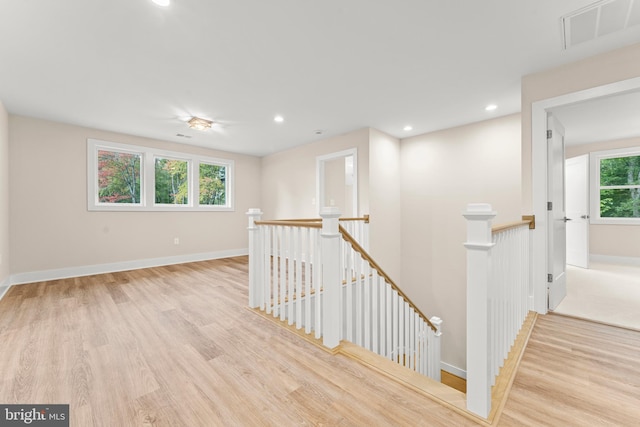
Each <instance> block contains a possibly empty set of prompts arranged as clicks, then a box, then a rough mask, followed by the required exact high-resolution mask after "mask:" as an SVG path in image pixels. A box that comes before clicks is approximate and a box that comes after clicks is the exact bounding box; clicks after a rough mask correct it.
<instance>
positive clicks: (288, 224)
mask: <svg viewBox="0 0 640 427" xmlns="http://www.w3.org/2000/svg"><path fill="white" fill-rule="evenodd" d="M255 224H256V225H281V226H285V227H306V228H322V223H321V222H303V221H292V220H286V221H282V220H277V221H256V222H255Z"/></svg>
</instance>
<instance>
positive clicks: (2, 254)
mask: <svg viewBox="0 0 640 427" xmlns="http://www.w3.org/2000/svg"><path fill="white" fill-rule="evenodd" d="M9 263H10V252H9V115H8V114H7V110H6V109H5V108H4V105H2V102H0V288H1V287H2V285H3V284H8V281H9V274H10V272H11V271H10V269H9ZM1 294H2V289H0V295H1Z"/></svg>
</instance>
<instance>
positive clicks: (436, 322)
mask: <svg viewBox="0 0 640 427" xmlns="http://www.w3.org/2000/svg"><path fill="white" fill-rule="evenodd" d="M429 321H430V322H431V323H432V324H433V326H435V327H436V331H435V332H434V331H430V333H429V337H433V338H432V339H431V342H430V343H429V347H428V349H427V351H428V352H429V368H430V369H429V372H428V376H429V377H430V378H433V379H434V380H436V381H440V380H441V379H442V378H441V376H442V372H441V369H442V367H441V363H442V362H441V359H442V350H441V348H442V344H441V342H440V340H441V338H440V337H442V319H441V318H439V317H437V316H433V317H431V319H429Z"/></svg>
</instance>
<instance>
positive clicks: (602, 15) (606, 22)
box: [561, 0, 640, 49]
mask: <svg viewBox="0 0 640 427" xmlns="http://www.w3.org/2000/svg"><path fill="white" fill-rule="evenodd" d="M561 23H562V30H563V36H564V40H563V48H564V49H568V48H570V47H571V46H573V45H576V44H578V43H584V42H586V41H589V40H593V39H595V38H597V37H602V36H604V35H607V34H611V33H614V32H616V31H621V30H624V29H625V28H627V27H631V26H633V25H638V24H640V0H600V1H597V2H595V3H593V4H591V5H589V6H587V7H584V8H582V9H579V10H576V11H575V12H571V13H568V14H566V15H564V16H563V17H562V18H561Z"/></svg>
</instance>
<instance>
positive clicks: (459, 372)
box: [440, 362, 467, 380]
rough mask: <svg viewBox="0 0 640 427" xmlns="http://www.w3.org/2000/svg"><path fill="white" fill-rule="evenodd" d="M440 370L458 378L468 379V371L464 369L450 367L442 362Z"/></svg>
mask: <svg viewBox="0 0 640 427" xmlns="http://www.w3.org/2000/svg"><path fill="white" fill-rule="evenodd" d="M440 369H442V370H443V371H446V372H449V373H450V374H453V375H455V376H456V377H460V378H463V379H465V380H466V379H467V371H465V370H464V369H460V368H458V367H456V366H453V365H449V364H448V363H444V362H440Z"/></svg>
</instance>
